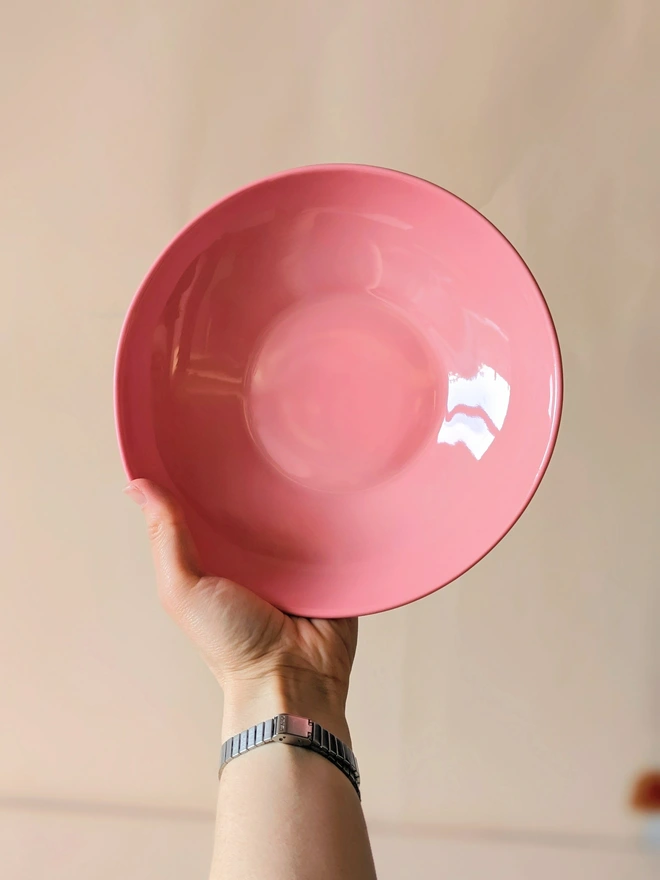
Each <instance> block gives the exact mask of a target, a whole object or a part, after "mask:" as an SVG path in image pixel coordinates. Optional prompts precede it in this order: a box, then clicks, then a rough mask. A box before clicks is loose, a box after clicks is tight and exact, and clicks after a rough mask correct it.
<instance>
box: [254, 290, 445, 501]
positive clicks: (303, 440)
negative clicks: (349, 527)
mask: <svg viewBox="0 0 660 880" xmlns="http://www.w3.org/2000/svg"><path fill="white" fill-rule="evenodd" d="M248 372H249V375H248V382H247V389H246V395H245V406H246V416H247V420H248V425H249V428H250V432H251V434H252V437H253V439H254V440H255V442H256V443H257V444H258V446H259V447H260V448H261V450H262V452H263V453H264V454H265V455H266V457H267V458H268V459H270V461H271V463H272V464H273V465H274V466H275V467H277V468H278V470H280V471H281V472H282V473H283V474H285V475H286V476H287V477H289V478H290V479H292V480H295V481H296V482H299V483H302V484H304V485H305V486H308V487H310V488H314V489H319V490H325V491H351V490H356V489H362V488H365V487H367V486H370V485H374V484H376V483H379V482H382V481H383V480H386V479H388V478H389V477H391V476H392V475H393V474H395V473H397V472H398V471H400V470H401V469H402V468H403V467H404V466H405V465H406V464H407V462H408V461H410V459H411V458H413V457H414V456H415V454H416V453H417V451H418V450H419V449H420V447H421V446H423V445H424V444H425V442H427V441H428V440H429V438H430V437H431V436H433V434H434V431H435V432H436V433H437V425H438V423H439V421H440V420H441V415H442V414H441V413H439V412H438V406H439V400H440V395H439V394H438V375H437V374H438V370H437V367H436V364H435V363H434V356H433V354H432V353H431V352H430V350H428V348H427V346H426V343H425V341H424V339H423V337H422V336H421V334H419V333H418V332H417V330H416V329H415V328H414V327H413V326H412V325H411V324H410V323H409V322H408V321H407V320H406V318H405V317H404V316H403V315H401V314H400V313H399V312H398V310H396V309H395V308H393V307H391V306H389V305H388V304H387V303H385V302H383V301H382V300H380V299H378V298H377V297H375V296H372V295H370V294H366V295H365V294H362V295H357V294H355V295H348V296H345V295H341V294H338V295H335V296H331V297H328V298H324V299H323V300H321V301H316V302H314V303H313V304H311V305H297V306H294V307H293V308H292V309H289V310H287V312H286V313H285V314H284V315H283V316H281V317H280V318H279V319H278V320H277V321H276V322H275V323H274V325H272V326H271V327H270V328H269V330H268V331H267V333H266V335H265V338H264V339H263V341H262V344H261V346H260V347H259V349H258V351H257V353H256V357H255V358H253V361H252V365H251V367H250V369H249V371H248Z"/></svg>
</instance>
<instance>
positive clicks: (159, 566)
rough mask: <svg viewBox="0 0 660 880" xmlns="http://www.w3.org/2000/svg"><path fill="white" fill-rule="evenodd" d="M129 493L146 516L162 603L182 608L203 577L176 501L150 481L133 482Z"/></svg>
mask: <svg viewBox="0 0 660 880" xmlns="http://www.w3.org/2000/svg"><path fill="white" fill-rule="evenodd" d="M124 491H125V492H126V494H127V495H128V496H129V498H131V499H132V500H133V501H135V502H136V504H138V505H139V506H140V507H141V508H142V512H143V514H144V518H145V520H146V522H147V529H148V532H149V540H150V542H151V549H152V553H153V558H154V565H155V568H156V579H157V581H158V590H159V593H160V596H161V599H162V601H163V604H164V605H165V606H166V607H168V610H169V608H170V607H171V606H179V605H180V604H181V603H182V602H183V601H184V600H185V598H186V594H187V593H188V592H189V591H190V589H191V588H192V587H194V586H195V584H196V583H197V582H198V581H199V578H200V576H201V574H200V571H199V568H198V561H197V554H196V552H195V547H194V544H193V541H192V538H191V536H190V532H189V531H188V527H187V526H186V522H185V519H184V516H183V512H182V510H181V508H180V506H179V504H178V503H177V501H176V500H175V499H174V498H173V497H172V495H170V494H169V492H166V491H165V490H164V489H161V488H160V487H158V486H156V485H155V484H154V483H151V482H150V481H149V480H133V482H131V483H130V484H129V485H128V486H127V487H126V489H125V490H124Z"/></svg>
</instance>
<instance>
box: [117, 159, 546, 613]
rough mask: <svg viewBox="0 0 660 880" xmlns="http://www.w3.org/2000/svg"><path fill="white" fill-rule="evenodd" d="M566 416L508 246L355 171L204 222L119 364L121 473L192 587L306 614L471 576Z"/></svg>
mask: <svg viewBox="0 0 660 880" xmlns="http://www.w3.org/2000/svg"><path fill="white" fill-rule="evenodd" d="M561 401H562V373H561V360H560V353H559V347H558V343H557V337H556V334H555V330H554V326H553V323H552V320H551V317H550V314H549V312H548V308H547V306H546V303H545V301H544V299H543V297H542V295H541V292H540V291H539V288H538V286H537V284H536V282H535V281H534V278H533V277H532V275H531V273H530V271H529V269H528V268H527V266H526V265H525V263H524V262H523V260H522V259H521V257H520V255H519V254H518V253H517V252H516V250H515V249H514V248H513V247H512V245H511V244H510V243H509V242H508V241H507V240H506V238H504V236H503V235H502V234H501V233H500V232H498V230H497V229H496V228H495V227H494V226H493V225H492V224H491V223H489V222H488V221H487V220H486V219H485V218H484V217H483V216H482V215H481V214H479V213H478V212H477V211H476V210H474V209H473V208H471V207H470V206H469V205H467V204H466V203H465V202H463V201H461V199H459V198H457V197H456V196H454V195H452V194H451V193H449V192H447V191H446V190H444V189H441V188H440V187H438V186H435V185H433V184H431V183H428V182H427V181H424V180H420V179H418V178H415V177H411V176H410V175H407V174H402V173H400V172H396V171H391V170H386V169H383V168H373V167H369V166H354V165H326V166H317V167H308V168H299V169H295V170H292V171H286V172H284V173H282V174H276V175H274V176H272V177H269V178H267V179H265V180H261V181H258V182H257V183H253V184H250V185H249V186H246V187H244V188H242V189H240V190H238V191H236V192H234V193H232V194H231V195H228V196H227V197H225V198H223V199H221V201H219V202H217V203H216V204H215V205H213V206H212V207H211V208H209V209H208V210H207V211H205V212H204V213H203V214H202V215H201V216H199V217H198V218H197V219H196V220H194V221H193V222H192V223H190V225H189V226H187V227H186V228H185V229H184V230H183V231H182V232H181V233H180V234H179V235H178V236H177V237H176V238H175V240H174V241H173V242H172V243H171V244H170V245H169V246H168V247H167V248H166V250H165V251H164V252H163V253H162V255H161V256H160V257H159V258H158V260H157V261H156V263H155V265H154V266H153V268H152V269H151V271H150V272H149V274H148V275H147V277H146V279H145V280H144V282H143V284H142V286H141V287H140V289H139V290H138V292H137V294H136V295H135V298H134V300H133V303H132V305H131V307H130V309H129V312H128V315H127V317H126V321H125V324H124V327H123V331H122V335H121V340H120V344H119V351H118V356H117V364H116V383H115V409H116V419H117V429H118V436H119V442H120V448H121V452H122V456H123V461H124V464H125V468H126V472H127V474H128V476H129V477H130V478H136V477H147V478H149V479H152V480H154V481H156V482H158V483H159V484H161V485H164V486H166V487H168V488H169V489H170V490H172V491H173V492H174V493H175V494H176V495H177V496H178V498H179V499H180V501H181V503H182V504H183V507H184V510H185V513H186V516H187V518H188V522H189V525H190V528H191V530H192V533H193V537H194V539H195V541H196V544H197V547H198V550H199V553H200V555H201V558H202V561H203V564H204V567H205V569H206V570H207V571H208V572H209V573H215V574H218V575H222V576H224V577H227V578H230V579H233V580H235V581H238V582H240V583H243V584H245V585H246V586H248V587H250V588H251V589H252V590H254V591H255V592H257V593H259V594H260V595H261V596H263V597H265V598H266V599H267V600H269V601H270V602H273V603H274V604H275V605H277V606H278V607H280V608H281V609H283V610H285V611H288V612H290V613H293V614H297V615H302V616H307V617H312V616H314V617H344V616H349V615H357V614H368V613H371V612H376V611H381V610H385V609H388V608H392V607H394V606H397V605H402V604H404V603H407V602H410V601H412V600H414V599H418V598H420V597H421V596H425V595H427V594H428V593H430V592H432V591H433V590H437V589H438V588H439V587H442V586H443V585H445V584H447V583H449V582H450V581H452V580H454V579H455V578H457V577H458V576H459V575H461V574H462V573H463V572H465V571H466V570H467V569H469V568H470V567H471V566H472V565H474V564H475V562H477V561H478V560H479V559H481V558H482V557H483V556H484V555H485V554H486V553H487V552H488V551H489V550H490V549H491V548H492V547H493V546H494V545H495V544H497V542H498V541H499V540H500V539H501V538H502V537H503V535H505V534H506V532H507V531H508V530H509V529H510V528H511V526H512V525H513V524H514V523H515V522H516V520H517V519H518V517H519V516H520V515H521V513H522V512H523V510H524V509H525V507H526V506H527V504H528V503H529V501H530V499H531V498H532V496H533V494H534V492H535V491H536V489H537V487H538V485H539V482H540V481H541V478H542V477H543V474H544V472H545V470H546V468H547V465H548V462H549V460H550V456H551V454H552V451H553V447H554V444H555V439H556V436H557V431H558V426H559V420H560V412H561Z"/></svg>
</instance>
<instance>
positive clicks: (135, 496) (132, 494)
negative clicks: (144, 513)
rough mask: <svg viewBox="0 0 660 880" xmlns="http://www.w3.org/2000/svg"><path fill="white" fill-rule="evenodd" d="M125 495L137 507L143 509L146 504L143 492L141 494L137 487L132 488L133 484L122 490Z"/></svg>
mask: <svg viewBox="0 0 660 880" xmlns="http://www.w3.org/2000/svg"><path fill="white" fill-rule="evenodd" d="M124 492H125V493H126V495H128V497H129V498H131V499H132V500H133V501H135V503H136V504H137V505H138V506H139V507H144V505H145V504H146V503H147V496H146V495H145V494H144V492H141V491H140V490H139V489H138V487H137V486H134V485H133V483H129V484H128V486H126V488H125V489H124Z"/></svg>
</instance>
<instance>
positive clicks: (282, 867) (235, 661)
mask: <svg viewBox="0 0 660 880" xmlns="http://www.w3.org/2000/svg"><path fill="white" fill-rule="evenodd" d="M126 493H127V495H129V497H131V498H132V499H133V500H134V501H135V502H136V503H137V504H138V505H139V506H140V507H141V508H142V511H143V513H144V516H145V520H146V523H147V530H148V534H149V539H150V542H151V547H152V552H153V558H154V564H155V568H156V579H157V584H158V591H159V596H160V600H161V602H162V604H163V606H164V608H165V610H166V611H167V612H168V614H169V615H170V616H171V617H172V618H173V619H174V620H175V621H176V623H177V624H178V625H179V626H180V627H181V629H182V630H183V631H184V632H186V633H187V635H188V636H189V637H190V639H191V641H192V642H193V643H194V645H195V646H196V647H197V649H198V650H199V651H200V652H201V654H202V656H203V658H204V660H205V661H206V663H207V665H208V667H209V669H210V670H211V672H212V673H213V675H214V676H215V678H216V680H217V682H218V684H219V685H220V687H221V688H222V690H223V692H224V712H223V723H222V741H223V742H224V740H226V739H228V738H229V737H230V736H233V735H234V734H236V733H240V732H241V731H242V730H245V729H246V728H248V727H250V726H251V725H253V724H257V723H258V722H260V721H263V720H265V719H266V718H269V717H272V716H273V715H276V714H278V713H282V712H287V713H290V714H293V715H302V716H304V717H307V718H311V719H312V720H314V721H317V722H318V723H319V724H321V725H322V726H323V727H326V728H327V729H328V730H330V731H331V732H332V733H334V734H335V735H336V736H338V737H339V738H340V739H342V740H343V741H344V742H346V743H348V744H349V745H351V737H350V731H349V729H348V724H347V722H346V711H345V708H346V697H347V694H348V685H349V678H350V673H351V668H352V665H353V659H354V657H355V649H356V645H357V620H308V619H306V618H296V617H290V616H288V615H286V614H283V613H282V612H281V611H279V610H278V609H276V608H274V607H273V606H272V605H269V604H268V603H267V602H265V601H264V600H262V599H260V598H259V597H258V596H256V595H255V594H254V593H252V592H250V591H249V590H247V589H246V588H245V587H241V586H239V585H238V584H234V583H232V582H231V581H227V580H223V579H222V578H218V577H210V576H208V575H205V574H204V572H202V571H201V570H200V567H199V562H198V558H197V555H196V553H195V548H194V545H193V542H192V539H191V537H190V533H189V531H188V529H187V527H186V523H185V520H184V517H183V514H182V512H181V510H180V508H179V506H178V505H177V503H176V502H175V500H174V499H173V498H172V497H171V496H170V495H168V494H167V493H166V492H165V491H164V490H162V489H161V488H159V487H158V486H156V485H154V484H153V483H150V482H149V481H147V480H134V481H133V482H132V483H131V484H130V485H129V486H128V487H127V489H126ZM210 876H211V880H248V878H250V880H253V878H264V877H268V878H269V880H285V878H286V880H308V878H309V880H311V878H314V880H326V878H327V880H331V878H332V880H337V878H339V877H341V878H342V880H374V878H375V877H376V873H375V869H374V865H373V859H372V856H371V848H370V845H369V838H368V834H367V829H366V825H365V822H364V816H363V813H362V809H361V806H360V801H359V799H358V797H357V795H356V793H355V791H354V789H353V787H352V785H351V783H350V781H349V780H348V779H347V778H346V777H345V776H344V774H343V773H342V772H341V771H340V770H338V769H337V768H336V767H334V766H333V765H332V764H331V763H330V762H329V761H328V760H326V759H325V758H323V757H322V756H321V755H317V754H314V753H313V752H310V751H309V750H307V749H302V748H296V747H293V746H286V745H280V744H269V745H265V746H263V747H260V748H257V749H254V750H253V751H251V752H248V753H246V754H244V755H241V756H240V757H239V758H237V759H235V760H234V761H232V762H231V763H230V764H229V765H227V767H226V768H225V770H224V771H223V773H222V777H221V781H220V785H219V796H218V810H217V821H216V831H215V842H214V854H213V864H212V867H211V875H210Z"/></svg>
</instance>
